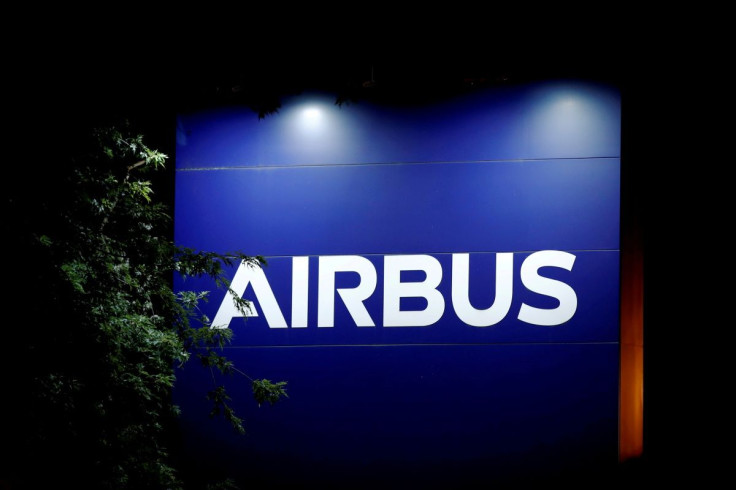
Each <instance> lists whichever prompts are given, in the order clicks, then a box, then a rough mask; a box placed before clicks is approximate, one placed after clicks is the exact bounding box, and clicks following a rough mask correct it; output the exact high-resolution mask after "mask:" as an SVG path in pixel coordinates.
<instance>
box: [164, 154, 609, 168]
mask: <svg viewBox="0 0 736 490" xmlns="http://www.w3.org/2000/svg"><path fill="white" fill-rule="evenodd" d="M620 158H621V157H620V156H617V157H611V156H608V157H567V158H563V157H558V158H518V159H499V160H450V161H437V162H365V163H309V164H304V165H300V164H294V165H286V164H277V165H233V166H228V167H222V166H219V167H188V168H177V169H176V171H177V172H179V171H181V172H191V171H205V170H249V169H257V170H262V169H268V168H308V167H363V166H377V165H436V164H457V163H504V162H508V163H518V162H547V161H562V160H619V159H620Z"/></svg>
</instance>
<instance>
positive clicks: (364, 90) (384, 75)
mask: <svg viewBox="0 0 736 490" xmlns="http://www.w3.org/2000/svg"><path fill="white" fill-rule="evenodd" d="M371 7H373V6H371V5H361V6H357V7H356V8H357V9H358V10H357V11H356V12H357V13H354V14H353V15H348V14H346V13H342V14H343V15H342V16H341V17H339V19H338V20H336V21H334V25H333V27H335V26H338V27H339V29H336V30H334V31H332V30H325V29H323V28H321V27H319V28H318V27H316V26H314V27H313V26H309V25H306V26H305V25H302V26H301V28H300V29H298V30H295V29H292V28H291V27H287V26H285V25H284V24H283V23H282V22H280V19H279V18H278V17H275V18H274V17H260V16H258V15H255V14H253V13H252V14H253V15H245V16H243V15H240V13H237V14H236V13H231V12H219V13H217V14H218V15H219V17H218V16H214V17H210V16H204V17H202V18H201V19H199V20H196V19H195V20H194V21H193V22H192V23H186V24H178V23H177V22H175V21H170V22H169V23H168V24H167V25H166V26H165V27H162V26H161V25H159V24H158V23H157V22H158V20H159V19H158V18H150V17H148V16H147V13H144V12H140V11H135V12H127V14H124V13H122V12H120V13H105V15H103V16H99V17H96V18H95V22H94V23H92V22H90V21H85V20H83V19H84V17H79V18H78V19H77V20H76V21H75V22H67V21H63V22H62V21H61V19H55V18H54V14H55V13H54V12H45V13H44V20H43V21H41V20H40V19H39V21H30V22H29V21H28V20H27V19H24V23H23V24H22V26H23V27H24V29H22V33H21V34H19V35H17V36H11V37H10V38H8V39H7V42H6V48H7V49H6V56H5V70H4V71H5V75H4V76H3V86H4V94H5V102H6V104H5V106H6V112H5V116H6V135H5V136H6V138H5V149H6V151H5V152H4V157H5V158H4V159H3V163H4V170H5V172H4V178H3V183H4V187H5V189H6V193H5V196H4V197H5V202H6V203H7V202H8V200H10V199H16V202H17V199H18V198H19V196H21V197H22V199H34V200H44V199H53V195H54V192H56V191H57V190H56V187H55V181H54V176H55V175H56V171H55V169H56V168H57V166H59V165H64V164H66V160H65V158H66V156H67V155H68V154H69V153H70V152H71V151H72V149H73V147H74V146H75V142H76V141H77V139H76V138H77V137H78V135H79V134H81V133H83V132H84V131H87V130H88V129H89V128H91V127H95V126H100V125H105V124H109V123H116V122H118V121H119V120H120V119H122V118H126V119H128V120H130V122H131V123H132V124H133V126H134V127H136V128H138V129H139V131H140V132H141V133H143V134H144V135H145V141H147V143H148V144H149V145H150V146H152V147H155V148H158V149H160V150H162V151H163V152H165V153H167V154H169V155H170V156H171V157H172V158H171V160H170V164H169V166H168V168H169V171H168V174H167V175H166V176H164V177H163V178H162V180H161V182H159V183H158V187H157V192H158V193H159V195H160V197H161V198H162V199H164V200H170V199H171V198H172V194H173V157H174V148H175V145H174V136H175V131H174V128H175V115H176V113H177V112H179V111H187V110H196V109H198V108H203V107H210V106H213V105H221V104H245V105H248V106H249V107H251V108H253V109H254V110H256V111H259V110H260V111H265V112H267V111H268V110H269V109H272V108H274V106H275V105H277V104H278V99H279V96H281V95H285V94H289V93H295V92H298V91H300V90H303V89H307V88H323V89H327V90H333V91H335V92H336V93H337V94H339V96H340V97H344V98H345V100H352V99H357V100H360V98H363V97H365V98H386V99H389V100H393V101H395V102H396V103H401V104H413V103H423V102H425V101H428V100H432V99H434V98H437V97H442V96H444V95H446V94H452V93H456V92H458V91H465V90H473V89H475V88H477V87H490V86H494V85H507V84H516V83H525V82H528V81H533V80H538V79H548V78H580V79H586V80H595V81H603V82H607V83H611V84H614V85H616V86H618V87H619V88H620V90H621V93H622V101H623V102H622V104H623V107H622V120H623V123H622V124H623V131H622V167H623V170H622V186H623V196H622V203H623V208H624V209H623V212H624V219H630V220H633V222H634V223H636V226H635V228H636V229H638V230H640V231H641V233H642V246H643V251H644V260H645V451H644V456H643V457H642V458H641V459H640V460H638V461H635V462H633V463H629V464H627V465H625V468H624V477H625V478H628V479H635V478H640V477H641V478H642V479H643V480H646V481H652V482H658V481H661V480H663V479H667V480H673V481H680V482H693V483H704V482H706V481H709V480H710V479H711V478H714V477H715V475H716V474H717V473H719V472H720V469H721V467H722V466H723V462H724V460H725V457H726V455H725V454H723V453H722V452H721V451H720V450H719V449H718V448H717V446H715V445H714V444H712V441H713V440H718V439H722V438H725V434H723V432H724V431H725V427H723V426H722V420H723V419H722V416H723V414H724V412H725V410H726V409H727V408H728V404H726V403H725V401H724V398H723V395H724V394H725V393H728V391H731V390H730V389H729V388H730V387H731V385H730V384H729V383H727V382H725V381H723V382H722V381H721V380H720V379H721V377H722V374H721V373H723V372H725V370H726V365H727V361H728V357H723V356H720V355H719V354H717V353H716V349H715V348H714V347H713V346H714V345H715V344H718V343H720V341H721V340H720V339H721V338H722V335H723V334H724V333H725V332H728V331H729V330H730V329H731V328H732V326H731V323H732V320H731V321H729V318H728V316H727V315H725V316H722V315H721V311H723V310H724V309H727V308H728V304H727V303H725V304H724V303H720V302H718V301H716V300H715V299H714V298H715V296H716V293H717V292H718V290H719V289H723V288H728V286H727V285H726V286H721V285H719V283H717V282H714V281H712V280H711V279H712V276H711V274H712V273H713V271H714V270H716V271H719V270H720V268H721V266H720V265H719V264H721V263H722V261H721V260H719V257H724V259H723V260H727V259H726V257H727V255H728V249H727V248H725V249H724V244H723V242H722V241H719V240H717V239H714V238H712V237H713V232H714V231H716V232H718V231H719V230H720V229H722V228H726V229H727V228H730V227H731V225H730V222H729V221H719V218H718V217H717V216H718V215H717V214H716V212H717V211H720V210H721V209H722V208H723V206H722V203H721V202H720V201H719V202H717V203H714V202H713V201H712V198H713V194H714V193H716V188H715V186H714V185H713V181H718V180H722V179H725V178H726V177H725V174H723V173H722V171H721V170H720V169H719V168H718V167H717V166H716V167H715V168H714V165H715V164H717V163H718V162H717V161H715V162H714V161H712V160H710V159H708V158H707V157H705V155H704V154H703V153H701V152H700V149H701V143H700V142H701V141H702V140H701V138H702V136H703V133H704V131H703V127H704V126H709V125H712V124H713V121H712V120H710V119H707V118H704V115H703V114H702V113H701V111H700V109H701V105H703V104H705V102H704V97H705V95H706V94H707V92H708V90H709V88H710V87H709V83H708V82H707V77H708V73H707V67H703V66H702V65H700V64H698V63H693V62H685V61H684V56H685V55H686V53H683V51H682V49H683V48H687V47H688V46H687V45H686V44H685V45H683V44H681V43H679V41H673V39H678V37H677V35H675V36H674V37H673V38H668V37H665V38H662V37H661V36H659V35H658V33H657V32H656V31H654V30H651V31H650V30H648V28H645V29H643V30H642V29H640V24H639V23H636V22H635V23H634V24H633V27H632V24H628V23H626V22H623V20H622V19H621V18H619V17H616V18H615V20H611V21H610V22H608V23H600V22H599V21H597V20H589V21H588V22H587V23H585V22H584V23H582V24H581V25H584V26H586V27H585V28H584V29H583V30H580V29H579V28H580V27H581V25H573V26H562V25H560V26H559V27H556V28H554V29H550V30H549V32H547V31H545V33H544V35H540V36H537V37H532V36H531V35H530V32H529V30H528V29H523V28H520V27H518V26H517V27H518V28H509V26H505V29H503V30H499V26H500V25H501V24H503V20H504V17H503V16H502V15H498V16H495V17H493V19H489V20H488V22H487V23H485V24H482V25H481V26H480V27H476V26H473V27H467V26H465V27H464V26H463V25H458V24H452V25H445V26H444V27H442V26H441V27H435V28H429V27H422V26H417V22H409V23H407V22H406V21H404V24H403V25H405V26H408V25H411V26H414V29H413V30H404V31H403V32H401V29H399V32H401V35H399V36H396V37H395V38H394V37H392V36H390V35H388V34H387V31H385V30H383V29H382V28H381V26H380V25H379V24H370V23H369V25H368V28H361V29H358V28H356V29H353V27H354V26H355V16H356V15H359V14H360V12H361V11H363V10H367V9H370V8H371ZM131 8H132V7H131ZM67 13H68V12H67ZM192 13H193V14H195V15H194V16H193V17H195V18H196V17H197V15H196V14H197V12H192ZM87 14H88V13H87ZM118 14H121V15H118ZM289 14H292V13H291V12H289ZM473 14H474V13H469V17H473ZM79 15H80V16H81V15H82V13H79ZM237 15H240V16H239V17H237ZM386 15H387V16H388V15H389V14H388V13H387V14H386ZM233 16H236V18H235V19H233V18H231V17H233ZM214 18H221V19H226V20H224V21H223V24H226V25H223V26H222V28H221V29H220V28H219V25H218V24H213V21H214ZM290 18H292V20H293V19H295V18H296V19H298V15H296V14H294V15H293V16H292V15H290ZM80 19H82V20H80ZM233 20H238V21H239V22H236V23H234V22H233ZM598 20H599V19H598ZM9 21H13V19H9ZM401 22H402V21H396V23H395V24H394V26H393V27H396V25H398V26H401V25H402V23H401ZM448 23H449V24H451V22H449V21H448ZM233 24H235V25H238V26H239V30H232V31H228V32H227V33H225V31H226V30H227V29H228V28H229V27H231V26H232V25H233ZM113 26H115V27H113ZM202 26H209V27H208V28H207V29H200V27H202ZM632 29H633V30H632ZM652 29H653V28H652ZM218 31H219V32H218ZM317 32H319V35H318V36H316V37H318V38H319V40H318V41H315V40H314V39H312V37H310V36H312V35H313V34H315V33H317ZM313 41H314V42H313ZM703 78H706V83H705V84H703V83H702V82H703ZM366 82H368V83H366ZM370 82H374V83H370ZM696 84H697V85H696ZM364 85H369V86H368V87H365V86H364ZM701 97H703V98H701ZM703 144H705V143H703ZM726 202H727V201H726ZM9 209H11V210H12V212H13V213H17V212H18V211H17V207H12V206H11V208H9ZM6 218H12V219H6V220H5V224H6V229H5V235H6V238H11V237H12V235H13V234H14V233H15V232H16V228H15V227H16V226H18V223H20V222H22V221H23V220H24V219H25V218H24V217H19V216H13V217H10V216H6ZM29 219H30V218H29ZM714 219H715V223H714V221H713V220H714ZM716 236H717V235H716ZM11 242H12V240H11ZM11 250H12V249H11ZM13 252H14V253H22V251H17V250H15V251H13ZM11 273H17V271H16V270H15V269H12V268H11ZM724 274H726V273H725V272H724ZM21 293H22V292H18V295H19V296H20V295H22V294H21ZM12 298H14V296H11V299H12ZM9 304H10V305H13V304H14V303H13V302H12V301H11V302H10V303H9ZM15 304H16V305H17V304H18V303H15ZM14 310H15V308H9V309H8V312H7V313H8V316H9V318H10V320H8V321H7V323H8V324H13V320H12V318H13V317H17V316H19V315H18V313H17V312H16V311H14ZM6 360H9V361H10V362H11V364H12V363H13V362H14V361H13V359H12V353H11V354H10V355H9V356H6ZM8 423H12V421H8Z"/></svg>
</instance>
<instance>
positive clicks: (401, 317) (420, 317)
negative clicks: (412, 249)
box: [383, 255, 445, 327]
mask: <svg viewBox="0 0 736 490" xmlns="http://www.w3.org/2000/svg"><path fill="white" fill-rule="evenodd" d="M416 270H420V271H424V273H425V274H426V278H425V279H424V281H421V282H401V271H416ZM441 281H442V265H440V262H439V261H438V260H437V259H435V258H434V257H432V256H430V255H387V256H386V257H384V259H383V326H384V327H424V326H427V325H431V324H433V323H435V322H437V321H438V320H439V319H440V318H442V315H443V314H444V313H445V298H443V297H442V293H440V292H439V291H437V286H439V285H440V282H441ZM401 298H424V299H426V300H427V307H426V308H425V309H424V310H419V311H401V307H400V303H401Z"/></svg>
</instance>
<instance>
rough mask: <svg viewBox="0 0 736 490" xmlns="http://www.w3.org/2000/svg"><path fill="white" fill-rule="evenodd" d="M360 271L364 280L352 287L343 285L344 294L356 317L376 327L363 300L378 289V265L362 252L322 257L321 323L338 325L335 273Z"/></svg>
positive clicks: (361, 323) (351, 312) (320, 273)
mask: <svg viewBox="0 0 736 490" xmlns="http://www.w3.org/2000/svg"><path fill="white" fill-rule="evenodd" d="M337 272H357V273H358V275H359V276H360V283H359V284H358V286H356V287H355V288H352V289H348V288H340V289H338V290H337V292H338V293H339V294H340V297H341V298H342V301H343V303H345V307H347V309H348V312H349V313H350V316H351V317H353V321H354V322H355V324H356V325H357V326H359V327H375V326H376V324H375V323H373V320H372V319H371V316H370V315H369V314H368V310H366V308H365V305H364V304H363V301H365V300H366V299H368V298H369V297H370V296H371V295H372V294H373V291H375V290H376V284H377V282H378V279H377V276H376V269H375V267H373V264H372V263H371V262H370V260H368V259H366V258H365V257H361V256H359V255H335V256H326V257H320V258H319V276H318V278H319V291H318V293H317V295H318V297H317V302H318V304H317V326H318V327H334V326H335V274H336V273H337Z"/></svg>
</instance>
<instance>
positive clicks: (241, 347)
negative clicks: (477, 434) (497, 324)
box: [224, 342, 619, 349]
mask: <svg viewBox="0 0 736 490" xmlns="http://www.w3.org/2000/svg"><path fill="white" fill-rule="evenodd" d="M618 344H619V342H490V343H478V344H471V343H462V344H300V345H231V346H227V347H224V349H293V348H295V347H311V348H313V347H475V346H491V345H495V346H502V345H508V346H521V345H618Z"/></svg>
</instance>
